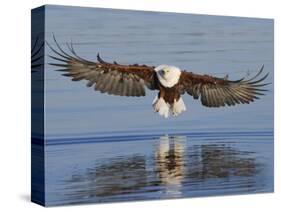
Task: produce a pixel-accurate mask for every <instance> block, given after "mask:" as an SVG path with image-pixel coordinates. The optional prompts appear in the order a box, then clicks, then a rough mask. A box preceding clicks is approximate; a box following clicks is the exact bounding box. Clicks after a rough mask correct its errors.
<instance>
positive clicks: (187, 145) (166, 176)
mask: <svg viewBox="0 0 281 212" xmlns="http://www.w3.org/2000/svg"><path fill="white" fill-rule="evenodd" d="M144 142H145V141H144ZM198 142H199V141H198ZM122 143H123V142H121V143H119V144H118V145H120V148H126V144H122ZM123 145H124V146H123ZM138 145H141V144H140V143H138V142H137V143H136V148H140V147H138ZM145 147H146V148H147V149H150V151H151V152H150V154H144V153H142V152H141V151H140V152H139V153H137V154H136V153H132V154H127V155H121V156H114V157H105V158H103V159H98V160H97V161H96V162H95V163H94V164H93V165H92V166H90V167H85V169H81V171H79V172H77V171H75V172H74V171H73V173H72V174H71V177H70V178H69V177H68V178H67V179H65V180H64V183H63V184H64V185H65V188H64V191H63V193H64V196H65V198H66V199H67V202H68V203H81V202H99V201H102V202H106V201H114V200H115V201H116V200H118V201H122V200H130V199H131V200H140V199H150V197H151V198H173V197H186V196H198V195H199V196H200V195H201V196H202V195H210V194H215V193H216V192H219V194H223V193H225V194H228V193H236V192H238V193H239V192H240V193H241V192H242V193H243V192H254V191H255V190H256V189H261V188H264V186H265V184H264V183H265V182H264V179H262V178H260V179H259V180H258V176H259V177H260V175H261V172H262V171H263V172H264V165H263V164H261V163H260V162H259V161H258V160H257V159H256V156H255V154H256V152H255V151H249V150H247V148H244V149H243V148H241V149H239V148H237V145H236V143H235V142H229V143H224V142H220V141H217V142H216V141H212V142H209V141H208V142H201V141H200V142H199V144H197V143H196V141H194V140H193V141H191V142H189V139H187V138H186V137H185V136H171V137H169V136H162V137H160V138H159V139H156V140H151V141H150V142H149V143H147V144H146V145H145ZM89 151H90V149H89ZM111 151H112V152H114V151H115V150H114V149H112V150H111ZM145 151H147V150H145ZM128 152H129V153H130V149H128ZM109 155H110V153H109ZM81 166H82V167H83V164H81Z"/></svg>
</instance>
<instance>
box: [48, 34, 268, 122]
mask: <svg viewBox="0 0 281 212" xmlns="http://www.w3.org/2000/svg"><path fill="white" fill-rule="evenodd" d="M54 41H55V43H56V45H57V50H56V49H54V48H53V47H52V46H50V45H49V44H48V43H47V44H48V46H49V47H50V48H51V49H52V51H53V52H54V53H55V54H56V55H57V56H50V57H51V58H53V59H54V60H56V61H59V62H61V63H51V65H54V66H57V67H61V69H58V70H57V71H62V72H64V74H63V75H64V76H68V77H71V78H72V80H73V81H79V80H87V81H88V83H87V86H88V87H91V86H94V88H95V90H97V91H100V92H101V93H107V94H110V95H119V96H135V97H139V96H145V88H148V89H150V90H158V91H159V93H158V95H157V98H156V99H155V101H154V103H153V107H154V110H155V111H156V112H159V114H160V115H164V116H165V117H168V116H169V114H170V113H171V114H173V115H178V114H180V113H181V112H183V111H185V105H184V102H183V100H182V98H181V95H183V94H185V93H187V94H189V95H191V96H192V97H193V98H194V99H200V100H201V103H202V105H204V106H206V107H221V106H233V105H237V104H240V103H241V104H249V103H250V102H253V101H254V100H255V99H259V97H258V96H260V95H264V92H265V91H266V90H265V89H262V87H264V86H266V85H267V84H269V83H262V81H264V80H265V79H266V77H267V76H268V73H267V74H266V75H264V76H263V77H261V78H259V79H257V77H258V76H260V74H261V73H262V71H263V66H262V68H261V70H260V71H259V72H258V73H257V74H256V75H255V76H254V77H252V78H251V79H247V80H246V79H244V78H242V79H240V80H236V81H231V80H228V79H227V78H217V77H213V76H209V75H200V74H195V73H192V72H187V71H184V70H180V69H179V68H177V67H174V66H168V65H160V66H157V67H154V66H147V65H138V64H134V65H121V64H118V63H117V62H113V63H108V62H105V61H104V60H102V59H101V58H100V56H99V54H98V55H97V62H93V61H89V60H85V59H83V58H81V57H80V56H78V55H77V54H76V52H75V51H74V49H73V46H72V44H70V45H69V44H67V46H68V48H69V51H70V53H71V54H69V53H67V52H65V51H64V50H63V49H62V48H61V47H60V46H59V45H58V43H57V41H56V39H55V38H54Z"/></svg>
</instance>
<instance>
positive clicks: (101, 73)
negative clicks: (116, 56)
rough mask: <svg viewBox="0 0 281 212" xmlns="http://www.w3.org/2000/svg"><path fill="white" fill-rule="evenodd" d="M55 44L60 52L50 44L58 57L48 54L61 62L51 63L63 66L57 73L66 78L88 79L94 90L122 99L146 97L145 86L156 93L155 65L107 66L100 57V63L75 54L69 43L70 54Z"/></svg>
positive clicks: (88, 84)
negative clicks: (59, 72) (121, 97)
mask: <svg viewBox="0 0 281 212" xmlns="http://www.w3.org/2000/svg"><path fill="white" fill-rule="evenodd" d="M54 41H55V43H56V46H57V50H56V49H54V48H53V47H52V46H51V45H50V44H48V43H47V45H48V46H49V47H50V48H51V50H52V51H53V52H54V53H55V54H56V56H52V55H49V56H50V57H51V58H53V59H54V60H57V61H59V62H60V63H50V65H54V66H57V67H60V68H61V69H59V70H57V71H62V72H66V73H64V74H63V75H64V76H68V77H71V78H72V80H73V81H78V80H84V79H85V80H88V83H87V86H88V87H91V86H93V85H94V86H95V90H97V91H100V92H102V93H108V94H112V95H119V96H145V87H147V88H149V89H151V90H154V89H156V87H155V86H157V85H156V83H155V77H156V75H155V72H154V67H153V66H146V65H138V64H134V65H120V64H118V63H116V62H114V63H108V62H105V61H104V60H102V59H101V58H100V56H99V54H98V55H97V62H93V61H88V60H85V59H83V58H81V57H80V56H78V55H77V54H76V52H75V51H74V49H73V45H72V43H71V44H68V43H67V46H68V49H69V51H70V54H69V53H67V52H66V51H64V50H63V49H62V48H61V47H60V46H59V44H58V43H57V41H56V39H55V37H54Z"/></svg>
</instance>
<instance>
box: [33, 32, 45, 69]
mask: <svg viewBox="0 0 281 212" xmlns="http://www.w3.org/2000/svg"><path fill="white" fill-rule="evenodd" d="M38 40H39V37H38V36H37V37H36V40H35V42H34V44H33V46H32V48H31V73H34V72H36V71H37V70H35V69H36V68H37V67H40V66H42V65H43V63H42V61H40V60H41V59H42V58H43V51H41V50H42V49H43V47H44V42H41V44H39V43H38Z"/></svg>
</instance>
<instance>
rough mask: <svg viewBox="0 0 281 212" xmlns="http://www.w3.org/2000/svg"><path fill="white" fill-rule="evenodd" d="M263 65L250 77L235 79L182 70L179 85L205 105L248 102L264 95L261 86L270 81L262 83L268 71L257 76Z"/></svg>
mask: <svg viewBox="0 0 281 212" xmlns="http://www.w3.org/2000/svg"><path fill="white" fill-rule="evenodd" d="M263 67H264V66H262V67H261V69H260V71H259V72H258V73H257V74H256V75H255V76H254V77H252V78H251V79H248V80H246V79H245V78H242V79H240V80H236V81H230V80H227V78H217V77H212V76H209V75H199V74H194V73H192V72H186V71H182V74H181V77H180V80H179V83H180V84H179V86H180V90H181V93H185V92H186V93H188V94H189V95H191V96H193V98H194V99H199V98H200V100H201V103H202V104H203V105H204V106H206V107H223V106H233V105H236V104H240V103H242V104H249V103H250V102H253V101H254V100H255V99H259V97H258V96H259V95H264V92H265V91H267V90H265V89H261V87H263V86H266V85H268V84H270V83H262V81H263V80H265V79H266V78H267V76H268V74H269V73H267V74H266V75H264V76H263V77H260V78H258V77H259V76H260V75H261V73H262V72H263Z"/></svg>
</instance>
